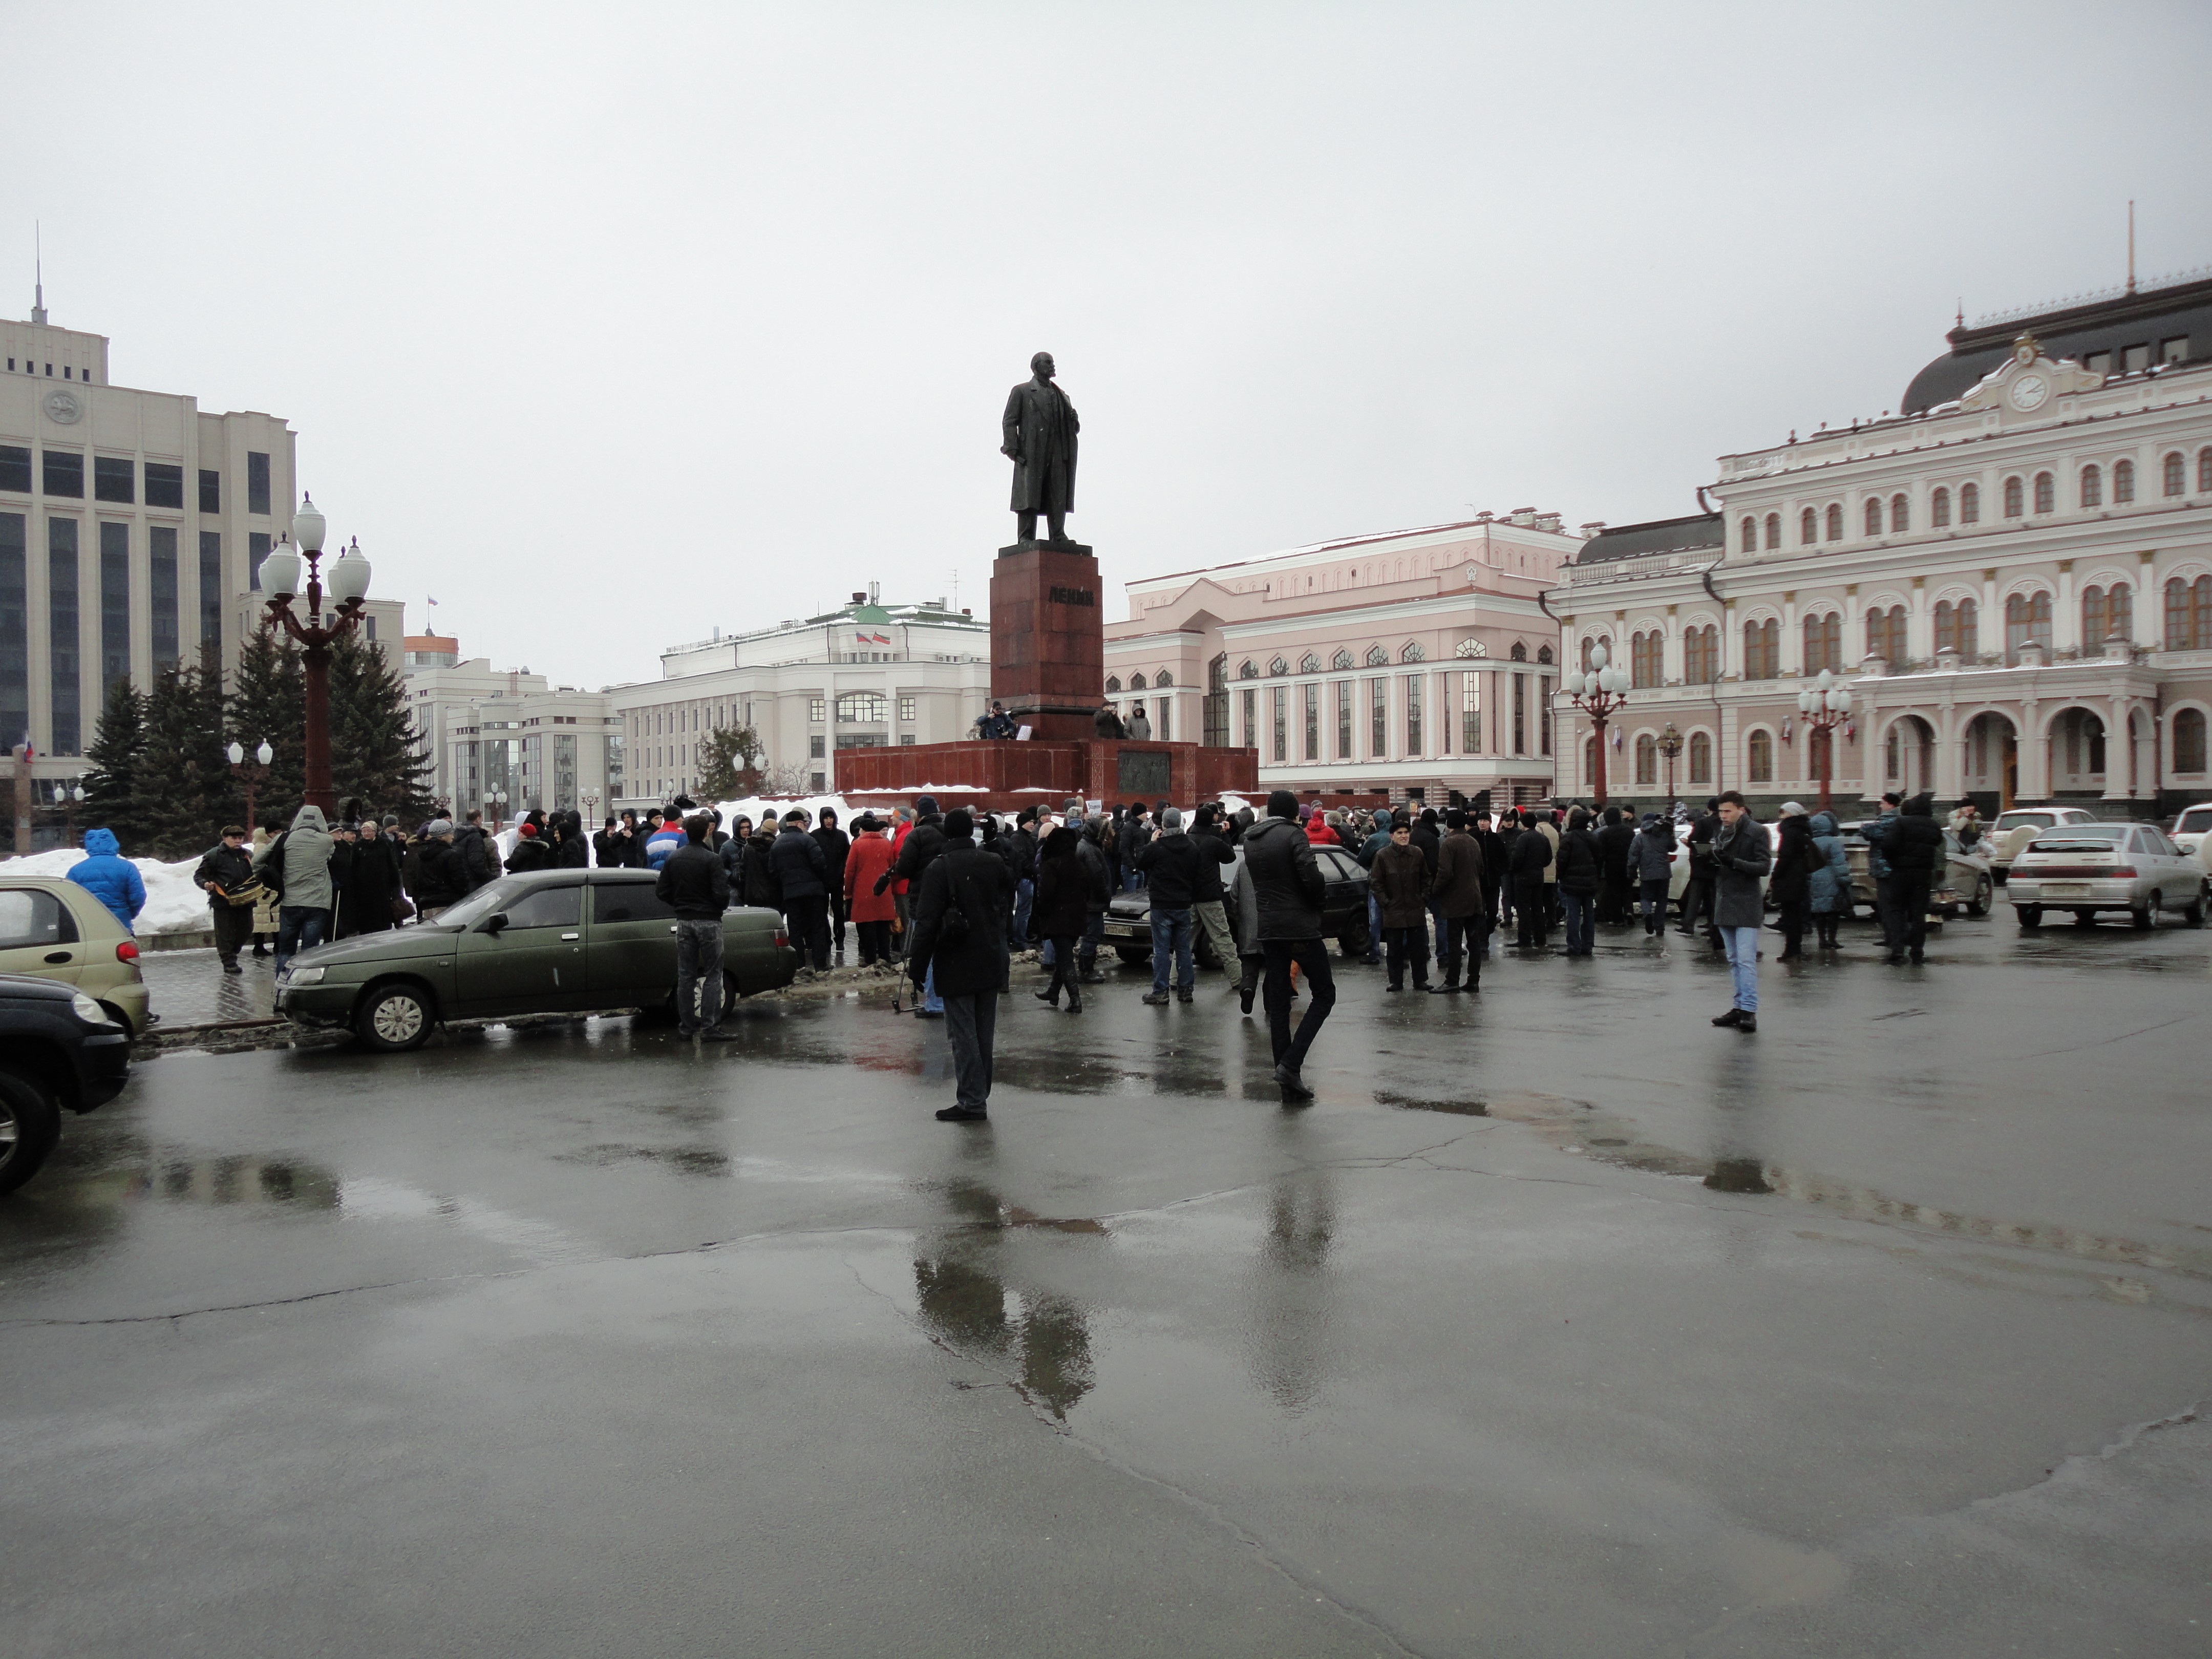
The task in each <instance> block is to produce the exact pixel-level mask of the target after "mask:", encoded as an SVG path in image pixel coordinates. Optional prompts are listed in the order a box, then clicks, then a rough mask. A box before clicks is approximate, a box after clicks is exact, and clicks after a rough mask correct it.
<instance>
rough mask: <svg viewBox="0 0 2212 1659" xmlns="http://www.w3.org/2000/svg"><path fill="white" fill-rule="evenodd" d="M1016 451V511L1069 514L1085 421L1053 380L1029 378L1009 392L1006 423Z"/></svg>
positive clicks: (1009, 444) (1008, 438)
mask: <svg viewBox="0 0 2212 1659" xmlns="http://www.w3.org/2000/svg"><path fill="white" fill-rule="evenodd" d="M1082 425H1083V423H1082V422H1080V421H1079V420H1077V419H1076V417H1075V405H1074V404H1072V403H1070V402H1068V400H1067V394H1066V392H1062V391H1061V390H1060V388H1059V387H1058V386H1054V385H1052V384H1051V383H1050V382H1049V381H1048V382H1046V383H1045V384H1044V385H1042V386H1040V385H1038V384H1037V382H1036V380H1024V381H1023V382H1022V383H1021V384H1020V385H1019V386H1016V387H1015V388H1014V389H1013V390H1012V392H1008V393H1007V394H1006V416H1005V418H1004V419H1003V420H1002V421H1001V422H1000V427H1001V428H1002V429H1003V430H1004V433H1005V442H1004V447H1006V448H1008V449H1011V450H1012V451H1013V452H1014V456H1015V460H1014V497H1013V501H1012V511H1014V512H1016V513H1066V512H1069V511H1071V510H1073V507H1074V506H1075V435H1076V434H1077V433H1078V432H1079V431H1080V430H1081V429H1082Z"/></svg>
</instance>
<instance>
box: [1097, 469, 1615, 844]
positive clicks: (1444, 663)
mask: <svg viewBox="0 0 2212 1659" xmlns="http://www.w3.org/2000/svg"><path fill="white" fill-rule="evenodd" d="M1582 542H1583V538H1581V537H1579V536H1577V535H1575V534H1573V533H1572V532H1565V531H1562V530H1561V528H1560V523H1559V514H1557V513H1537V512H1535V511H1533V510H1529V509H1522V510H1519V511H1516V512H1515V513H1510V514H1509V515H1507V516H1506V517H1504V518H1493V517H1492V516H1491V515H1490V514H1488V513H1485V514H1483V515H1481V516H1480V517H1479V518H1477V519H1475V520H1471V521H1469V522H1468V523H1464V524H1453V525H1442V526H1432V527H1431V528H1427V529H1422V530H1408V531H1400V532H1395V533H1392V534H1388V535H1377V536H1361V537H1351V538H1345V539H1343V540H1340V541H1331V542H1322V543H1318V544H1314V545H1312V546H1309V547H1300V548H1294V549H1291V550H1289V551H1287V552H1283V553H1277V554H1273V555H1270V556H1267V557H1264V558H1259V559H1250V560H1245V561H1242V562H1237V563H1233V564H1223V565H1217V566H1213V567H1212V568H1207V569H1203V570H1187V571H1180V572H1177V573H1176V574H1172V575H1166V576H1157V577H1152V578H1149V579H1147V580H1143V581H1137V582H1132V583H1130V584H1128V587H1127V594H1128V603H1129V617H1128V620H1127V621H1126V622H1119V623H1108V624H1107V628H1106V695H1107V699H1108V701H1109V702H1112V703H1113V704H1114V705H1115V708H1116V709H1117V710H1118V711H1119V712H1120V713H1121V715H1122V717H1123V718H1124V720H1127V719H1128V718H1130V717H1131V716H1132V715H1133V714H1134V713H1135V711H1136V710H1137V708H1139V706H1141V707H1142V708H1143V709H1144V712H1145V714H1146V719H1147V720H1149V721H1150V722H1151V726H1152V737H1153V738H1172V739H1175V740H1177V741H1181V742H1197V743H1201V744H1209V745H1212V746H1217V747H1220V746H1243V747H1249V748H1252V749H1255V750H1258V751H1259V757H1260V787H1261V789H1262V790H1263V791H1264V790H1269V789H1277V788H1287V789H1294V790H1297V792H1299V793H1301V794H1305V793H1328V794H1336V793H1363V792H1370V791H1381V792H1383V793H1388V794H1389V796H1390V798H1391V799H1393V800H1396V801H1407V800H1414V801H1420V802H1424V803H1425V804H1429V805H1440V804H1443V803H1444V802H1446V801H1448V800H1449V799H1451V797H1452V796H1453V795H1455V794H1458V795H1463V796H1466V797H1469V798H1472V797H1474V796H1476V795H1477V794H1479V793H1480V792H1482V791H1485V790H1487V791H1489V792H1491V796H1492V799H1493V800H1495V801H1498V802H1499V803H1504V802H1507V801H1513V800H1534V799H1541V798H1544V797H1547V796H1548V795H1549V794H1550V793H1552V789H1553V748H1554V747H1555V744H1554V743H1553V715H1552V713H1551V709H1552V704H1553V693H1554V692H1555V691H1556V690H1557V689H1558V685H1559V665H1558V664H1557V662H1556V661H1555V660H1554V659H1555V658H1556V657H1557V655H1558V653H1559V625H1558V623H1557V622H1556V621H1555V620H1554V619H1553V617H1551V616H1550V615H1548V614H1547V612H1546V611H1545V608H1544V600H1543V595H1544V593H1545V591H1546V590H1547V588H1550V587H1553V586H1556V585H1557V583H1558V582H1559V578H1560V573H1561V571H1562V569H1563V568H1565V566H1566V565H1567V564H1568V563H1569V562H1571V560H1572V559H1573V558H1574V556H1575V554H1576V552H1577V550H1579V549H1580V547H1581V546H1582Z"/></svg>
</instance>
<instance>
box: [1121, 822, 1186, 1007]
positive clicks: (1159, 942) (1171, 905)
mask: <svg viewBox="0 0 2212 1659" xmlns="http://www.w3.org/2000/svg"><path fill="white" fill-rule="evenodd" d="M1145 833H1146V836H1147V839H1146V840H1144V841H1143V842H1140V843H1139V845H1138V847H1137V848H1136V851H1135V860H1134V863H1135V868H1136V869H1137V870H1138V871H1139V872H1142V873H1143V875H1144V878H1145V885H1146V890H1148V891H1150V892H1151V894H1152V992H1151V994H1149V995H1148V996H1146V998H1145V1000H1146V1002H1148V1003H1150V1004H1152V1006H1155V1007H1158V1006H1160V1005H1162V1004H1164V1002H1166V1001H1167V1000H1168V965H1169V954H1168V953H1169V952H1170V951H1171V950H1172V951H1173V952H1174V953H1175V955H1174V965H1175V975H1176V978H1175V994H1176V1000H1178V1001H1182V1002H1188V1001H1189V1000H1191V994H1192V992H1193V991H1194V989H1195V988H1196V987H1197V984H1198V964H1197V963H1195V962H1194V961H1193V960H1192V957H1191V949H1190V942H1191V934H1190V922H1191V917H1190V907H1191V905H1192V904H1193V903H1194V902H1195V901H1196V898H1197V889H1198V860H1199V856H1200V854H1199V850H1198V846H1197V844H1196V843H1195V842H1193V841H1192V840H1191V838H1190V837H1189V836H1188V835H1186V834H1185V833H1184V832H1183V827H1182V810H1181V809H1180V808H1178V807H1174V806H1170V807H1168V808H1166V809H1165V810H1164V811H1162V812H1161V813H1160V823H1159V828H1158V829H1155V830H1150V831H1147V832H1145Z"/></svg>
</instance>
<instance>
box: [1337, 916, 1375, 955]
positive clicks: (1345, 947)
mask: <svg viewBox="0 0 2212 1659" xmlns="http://www.w3.org/2000/svg"><path fill="white" fill-rule="evenodd" d="M1374 948H1375V946H1374V943H1373V941H1372V940H1370V939H1369V937H1368V933H1367V921H1366V919H1365V918H1364V917H1362V918H1361V919H1360V920H1358V921H1355V922H1353V923H1352V926H1351V927H1347V928H1346V929H1345V931H1344V932H1343V933H1341V934H1340V935H1339V936H1338V939H1337V941H1336V949H1337V954H1338V955H1340V956H1341V957H1344V958H1345V959H1346V961H1360V960H1364V958H1365V957H1366V955H1367V953H1368V952H1369V951H1371V950H1373V949H1374Z"/></svg>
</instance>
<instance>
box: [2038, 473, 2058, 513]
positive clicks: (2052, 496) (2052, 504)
mask: <svg viewBox="0 0 2212 1659" xmlns="http://www.w3.org/2000/svg"><path fill="white" fill-rule="evenodd" d="M2035 510H2036V511H2037V512H2039V513H2056V512H2057V510H2058V480H2057V479H2056V478H2054V477H2051V475H2050V474H2049V473H2048V472H2039V473H2037V474H2036V475H2035Z"/></svg>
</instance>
